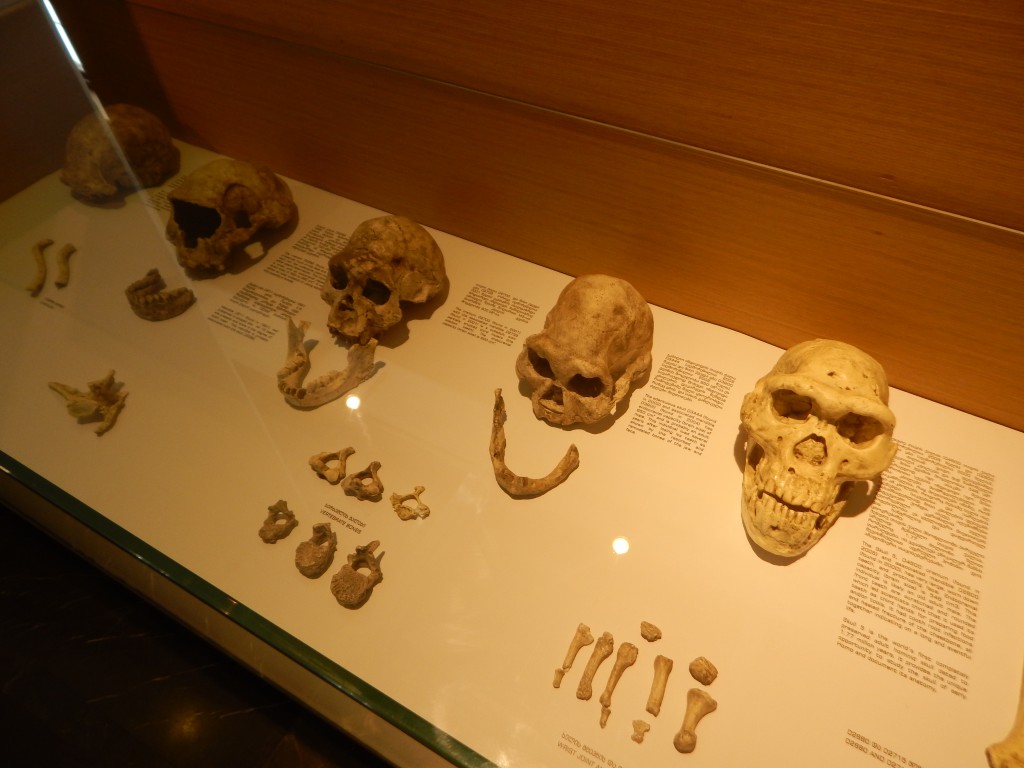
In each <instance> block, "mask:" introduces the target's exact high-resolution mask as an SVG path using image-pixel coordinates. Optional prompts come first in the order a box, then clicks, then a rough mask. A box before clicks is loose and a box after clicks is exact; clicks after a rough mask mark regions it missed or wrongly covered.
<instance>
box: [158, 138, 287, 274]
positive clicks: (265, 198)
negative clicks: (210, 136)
mask: <svg viewBox="0 0 1024 768" xmlns="http://www.w3.org/2000/svg"><path fill="white" fill-rule="evenodd" d="M168 197H169V198H170V200H171V218H170V221H168V222H167V239H168V240H170V241H171V242H172V243H174V247H175V249H176V250H177V252H178V263H180V264H181V266H183V267H185V268H186V269H200V270H216V271H217V272H223V271H224V270H225V269H226V268H227V266H228V260H229V258H230V256H231V253H232V251H234V249H235V248H237V247H240V246H244V245H246V244H248V243H250V242H252V241H253V240H255V239H256V237H257V235H258V234H259V233H260V232H261V231H262V230H265V229H279V228H280V227H283V226H284V225H285V224H287V223H288V222H290V221H291V220H292V218H293V217H294V216H295V213H296V208H295V202H294V201H293V200H292V193H291V190H290V189H288V185H287V184H285V183H284V182H283V181H282V180H281V179H280V178H278V177H277V176H276V175H275V174H274V172H273V171H271V170H270V169H269V168H267V167H266V166H262V165H254V164H252V163H247V162H245V161H244V160H233V159H231V158H226V157H222V158H218V159H217V160H213V161H211V162H209V163H207V164H206V165H204V166H202V167H201V168H199V169H198V170H196V171H193V172H192V173H191V174H189V175H188V176H187V177H186V178H185V180H184V181H183V182H182V183H181V185H180V186H178V187H177V188H175V189H174V190H173V191H172V192H171V193H170V194H169V195H168Z"/></svg>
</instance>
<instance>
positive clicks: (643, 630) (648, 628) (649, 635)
mask: <svg viewBox="0 0 1024 768" xmlns="http://www.w3.org/2000/svg"><path fill="white" fill-rule="evenodd" d="M640 637H642V638H643V639H644V640H646V641H647V642H648V643H653V642H654V641H655V640H661V630H660V629H658V628H657V627H656V626H654V625H653V624H651V622H649V621H641V622H640Z"/></svg>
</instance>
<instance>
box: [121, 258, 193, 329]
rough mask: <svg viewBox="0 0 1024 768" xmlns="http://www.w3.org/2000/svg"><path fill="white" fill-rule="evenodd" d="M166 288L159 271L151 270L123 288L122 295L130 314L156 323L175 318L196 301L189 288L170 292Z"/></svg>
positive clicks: (175, 289)
mask: <svg viewBox="0 0 1024 768" xmlns="http://www.w3.org/2000/svg"><path fill="white" fill-rule="evenodd" d="M166 288H167V283H166V282H164V279H163V277H162V276H161V275H160V270H158V269H156V268H153V269H151V270H149V271H148V272H147V273H146V274H145V276H143V277H141V278H139V279H138V280H136V281H135V282H134V283H132V284H131V285H129V286H128V287H127V288H125V289H124V294H125V296H127V297H128V306H130V307H131V308H132V312H134V313H135V314H136V315H138V316H139V317H141V318H142V319H143V320H151V321H153V322H158V321H160V320H170V319H171V318H172V317H177V316H178V315H180V314H181V313H182V312H184V311H185V310H186V309H188V308H189V307H191V306H192V303H193V302H194V301H195V300H196V297H195V294H194V293H192V290H191V289H190V288H184V287H182V288H174V289H173V290H170V291H168V290H165V289H166Z"/></svg>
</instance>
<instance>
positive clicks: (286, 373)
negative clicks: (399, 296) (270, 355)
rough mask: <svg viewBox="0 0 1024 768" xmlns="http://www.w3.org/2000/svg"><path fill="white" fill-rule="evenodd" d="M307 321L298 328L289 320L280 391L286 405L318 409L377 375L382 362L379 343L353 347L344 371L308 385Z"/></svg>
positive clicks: (320, 377) (278, 373)
mask: <svg viewBox="0 0 1024 768" xmlns="http://www.w3.org/2000/svg"><path fill="white" fill-rule="evenodd" d="M308 327H309V323H308V322H307V321H305V320H303V321H302V322H300V323H299V324H298V325H296V324H295V323H294V322H293V321H292V319H291V318H289V319H288V355H287V357H286V358H285V364H284V366H283V367H282V368H281V369H280V370H278V372H277V389H278V391H280V392H281V394H282V395H284V399H285V402H287V403H288V404H289V405H293V406H295V407H296V408H317V407H319V406H321V405H324V404H326V403H330V402H332V401H333V400H337V399H338V398H339V397H341V396H342V395H344V394H345V393H346V392H349V391H351V390H353V389H355V388H356V387H358V386H359V385H360V384H362V383H363V382H364V381H366V380H367V379H369V378H370V377H371V376H373V374H374V373H376V372H377V370H378V369H379V368H380V367H381V365H382V363H376V364H375V363H374V362H373V356H374V354H375V353H376V350H377V340H376V339H370V341H369V342H368V343H366V344H353V345H352V346H350V347H349V349H348V366H347V367H346V368H345V370H344V371H330V372H328V373H325V374H323V375H322V376H319V377H318V378H316V379H314V380H313V381H311V382H306V374H308V373H309V368H310V362H309V352H308V351H307V350H306V344H305V339H306V329H307V328H308Z"/></svg>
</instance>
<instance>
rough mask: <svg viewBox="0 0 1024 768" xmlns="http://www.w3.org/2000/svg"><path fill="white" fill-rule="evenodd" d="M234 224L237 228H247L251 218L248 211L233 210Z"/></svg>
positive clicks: (250, 223) (249, 225)
mask: <svg viewBox="0 0 1024 768" xmlns="http://www.w3.org/2000/svg"><path fill="white" fill-rule="evenodd" d="M234 218H235V226H236V227H238V228H239V229H249V227H251V226H252V219H250V218H249V212H248V211H235V217H234Z"/></svg>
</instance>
